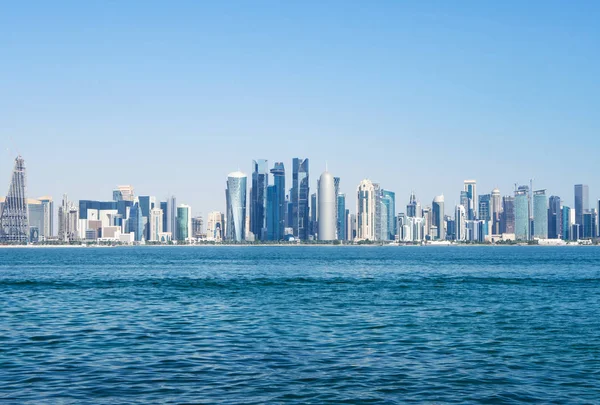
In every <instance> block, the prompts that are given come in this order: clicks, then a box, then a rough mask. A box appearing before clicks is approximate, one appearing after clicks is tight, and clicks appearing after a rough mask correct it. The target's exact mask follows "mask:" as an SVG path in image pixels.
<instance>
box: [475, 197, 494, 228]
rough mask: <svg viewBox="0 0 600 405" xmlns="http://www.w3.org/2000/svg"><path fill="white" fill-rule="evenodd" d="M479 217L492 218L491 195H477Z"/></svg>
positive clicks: (483, 219) (484, 219)
mask: <svg viewBox="0 0 600 405" xmlns="http://www.w3.org/2000/svg"><path fill="white" fill-rule="evenodd" d="M478 210H479V211H478V213H479V219H480V220H482V221H491V220H492V195H491V194H483V195H480V196H479V204H478Z"/></svg>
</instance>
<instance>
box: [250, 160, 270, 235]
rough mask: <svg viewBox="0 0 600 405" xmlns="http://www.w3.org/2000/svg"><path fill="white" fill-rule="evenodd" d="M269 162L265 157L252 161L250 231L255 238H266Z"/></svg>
mask: <svg viewBox="0 0 600 405" xmlns="http://www.w3.org/2000/svg"><path fill="white" fill-rule="evenodd" d="M268 166H269V164H268V161H267V160H265V159H258V160H253V161H252V188H251V189H250V232H252V233H253V234H254V239H255V240H264V239H266V232H267V187H268V186H269V167H268Z"/></svg>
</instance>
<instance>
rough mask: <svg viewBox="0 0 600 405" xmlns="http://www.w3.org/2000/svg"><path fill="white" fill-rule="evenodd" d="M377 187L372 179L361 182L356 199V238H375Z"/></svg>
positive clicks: (372, 239)
mask: <svg viewBox="0 0 600 405" xmlns="http://www.w3.org/2000/svg"><path fill="white" fill-rule="evenodd" d="M375 204H376V197H375V187H374V186H373V183H372V182H371V180H368V179H365V180H363V181H361V182H360V184H359V185H358V189H357V201H356V221H357V223H356V233H357V235H356V239H358V240H371V241H374V240H375Z"/></svg>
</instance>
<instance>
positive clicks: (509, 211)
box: [500, 195, 515, 234]
mask: <svg viewBox="0 0 600 405" xmlns="http://www.w3.org/2000/svg"><path fill="white" fill-rule="evenodd" d="M500 218H501V222H500V233H503V234H504V233H505V234H514V233H515V197H513V196H510V195H507V196H504V197H502V215H501V217H500Z"/></svg>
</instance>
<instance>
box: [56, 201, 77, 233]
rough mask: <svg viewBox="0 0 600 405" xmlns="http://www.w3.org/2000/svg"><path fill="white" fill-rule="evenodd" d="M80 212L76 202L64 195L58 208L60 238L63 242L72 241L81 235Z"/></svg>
mask: <svg viewBox="0 0 600 405" xmlns="http://www.w3.org/2000/svg"><path fill="white" fill-rule="evenodd" d="M78 225H79V213H78V210H77V207H76V206H75V204H73V203H72V202H71V201H69V199H68V197H67V195H66V194H65V195H63V199H62V204H61V206H60V207H59V208H58V239H59V240H60V241H61V242H72V241H75V240H77V239H78V237H79V229H78Z"/></svg>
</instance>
